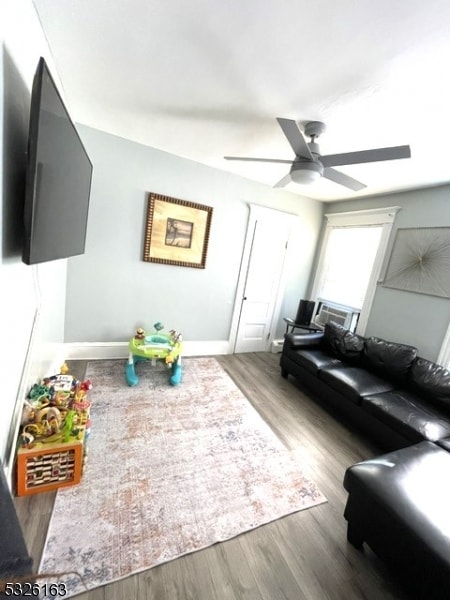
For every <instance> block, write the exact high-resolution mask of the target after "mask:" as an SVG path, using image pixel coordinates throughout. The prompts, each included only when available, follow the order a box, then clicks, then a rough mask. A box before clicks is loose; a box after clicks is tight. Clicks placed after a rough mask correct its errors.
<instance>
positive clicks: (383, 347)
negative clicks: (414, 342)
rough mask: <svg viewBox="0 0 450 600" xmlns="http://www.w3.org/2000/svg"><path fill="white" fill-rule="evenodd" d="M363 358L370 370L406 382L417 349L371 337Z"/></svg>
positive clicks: (367, 341)
mask: <svg viewBox="0 0 450 600" xmlns="http://www.w3.org/2000/svg"><path fill="white" fill-rule="evenodd" d="M363 356H364V364H365V365H366V366H367V367H368V368H369V369H372V370H373V371H375V372H379V373H383V374H384V375H385V376H387V377H391V378H392V379H395V380H397V381H398V380H403V381H404V380H406V377H407V375H408V371H409V369H410V367H411V366H412V364H413V362H414V360H415V358H416V356H417V348H415V347H414V346H408V345H406V344H397V343H396V342H388V341H386V340H383V339H381V338H377V337H370V338H366V339H365V341H364V353H363Z"/></svg>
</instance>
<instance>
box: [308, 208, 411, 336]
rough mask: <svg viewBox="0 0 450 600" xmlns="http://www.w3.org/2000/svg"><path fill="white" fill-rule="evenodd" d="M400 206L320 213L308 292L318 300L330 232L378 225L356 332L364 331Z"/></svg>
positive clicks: (363, 332)
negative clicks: (318, 238) (317, 251)
mask: <svg viewBox="0 0 450 600" xmlns="http://www.w3.org/2000/svg"><path fill="white" fill-rule="evenodd" d="M400 209H401V207H400V206H390V207H383V208H373V209H366V210H358V211H349V212H341V213H327V214H325V215H324V217H325V219H326V225H325V229H324V235H323V239H322V244H321V248H320V254H319V260H318V263H317V268H316V272H315V275H314V282H313V286H312V292H311V297H312V299H313V300H314V301H315V302H317V300H318V297H319V290H320V285H321V282H322V279H323V272H324V267H325V254H326V248H327V244H328V239H329V236H330V232H331V231H332V230H333V229H335V228H337V227H339V228H342V227H363V226H371V225H381V226H382V232H381V237H380V242H379V246H378V250H377V253H376V255H375V260H374V263H373V266H372V272H371V275H370V278H369V283H368V286H367V292H366V295H365V298H364V302H363V306H362V308H361V313H360V315H359V319H358V325H357V327H356V333H358V334H360V335H364V334H365V331H366V328H367V323H368V320H369V315H370V311H371V308H372V304H373V299H374V296H375V291H376V287H377V283H379V282H380V280H381V273H382V270H383V267H384V266H385V261H386V252H387V249H388V245H389V239H390V236H391V231H392V227H393V225H394V221H395V217H396V215H397V212H398V211H399V210H400Z"/></svg>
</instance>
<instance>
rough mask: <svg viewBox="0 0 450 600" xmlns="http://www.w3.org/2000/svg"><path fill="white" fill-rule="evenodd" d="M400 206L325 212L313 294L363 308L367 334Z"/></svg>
mask: <svg viewBox="0 0 450 600" xmlns="http://www.w3.org/2000/svg"><path fill="white" fill-rule="evenodd" d="M398 210H399V207H397V206H395V207H389V208H382V209H373V210H363V211H358V212H351V213H336V214H328V215H325V217H326V218H327V225H326V228H325V234H324V239H323V243H322V249H321V252H320V258H319V263H318V267H317V271H316V276H315V280H314V285H313V290H312V297H313V299H315V300H318V299H320V300H328V301H329V302H333V303H336V304H341V305H344V306H347V307H350V308H353V309H357V310H360V311H361V314H360V317H359V321H358V326H357V329H356V331H357V332H358V333H360V334H363V333H364V331H365V328H366V325H367V321H368V317H369V313H370V308H371V305H372V301H373V297H374V295H375V289H376V283H377V280H378V278H379V275H380V271H381V267H382V264H383V262H384V255H385V252H386V248H387V243H388V240H389V234H390V232H391V229H392V225H393V222H394V218H395V215H396V213H397V211H398Z"/></svg>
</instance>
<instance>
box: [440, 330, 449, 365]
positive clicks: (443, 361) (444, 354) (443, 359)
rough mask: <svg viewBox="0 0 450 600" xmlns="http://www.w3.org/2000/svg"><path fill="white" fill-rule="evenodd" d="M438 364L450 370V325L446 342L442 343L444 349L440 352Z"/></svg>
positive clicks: (445, 338)
mask: <svg viewBox="0 0 450 600" xmlns="http://www.w3.org/2000/svg"><path fill="white" fill-rule="evenodd" d="M437 363H438V364H439V365H442V366H443V367H444V368H445V369H449V370H450V323H449V325H448V329H447V333H446V334H445V337H444V341H443V342H442V347H441V351H440V352H439V356H438V359H437Z"/></svg>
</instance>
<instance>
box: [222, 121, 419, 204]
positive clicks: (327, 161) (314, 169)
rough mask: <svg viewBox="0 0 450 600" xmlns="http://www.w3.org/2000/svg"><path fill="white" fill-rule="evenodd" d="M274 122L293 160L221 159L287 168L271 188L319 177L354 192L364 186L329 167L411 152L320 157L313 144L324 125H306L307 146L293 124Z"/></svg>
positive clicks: (401, 148) (386, 150)
mask: <svg viewBox="0 0 450 600" xmlns="http://www.w3.org/2000/svg"><path fill="white" fill-rule="evenodd" d="M277 121H278V123H279V125H280V127H281V129H282V130H283V133H284V135H285V136H286V137H287V140H288V142H289V144H290V145H291V147H292V149H293V151H294V152H295V158H294V160H283V159H278V158H245V157H240V156H225V157H224V158H225V159H226V160H246V161H257V162H272V163H286V164H290V165H291V169H290V172H289V173H288V174H287V175H285V176H284V177H283V178H282V179H281V180H280V181H279V182H278V183H277V184H275V186H274V187H284V186H285V185H287V184H288V183H290V182H291V181H293V182H294V183H301V184H309V183H313V182H314V181H317V180H318V179H320V177H322V176H323V177H326V178H327V179H330V180H331V181H334V183H339V184H340V185H344V186H345V187H348V188H350V189H351V190H354V191H355V192H356V191H358V190H362V189H363V188H365V187H367V186H366V185H365V184H364V183H361V182H360V181H357V180H356V179H353V177H349V176H348V175H345V173H342V172H341V171H337V170H336V169H333V167H337V166H339V165H355V164H358V163H366V162H377V161H384V160H395V159H398V158H410V157H411V149H410V147H409V146H391V147H389V148H376V149H373V150H359V151H356V152H344V153H342V154H328V155H326V156H321V154H320V151H319V145H318V144H317V143H316V138H318V137H319V136H320V135H321V134H322V133H323V132H324V131H325V124H324V123H322V122H321V121H308V122H307V123H306V124H305V126H304V132H305V135H306V136H307V137H309V138H310V139H311V141H310V142H306V140H305V138H304V136H303V133H302V132H301V131H300V129H299V127H298V125H297V123H296V122H295V121H293V120H292V119H282V118H279V117H277Z"/></svg>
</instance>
